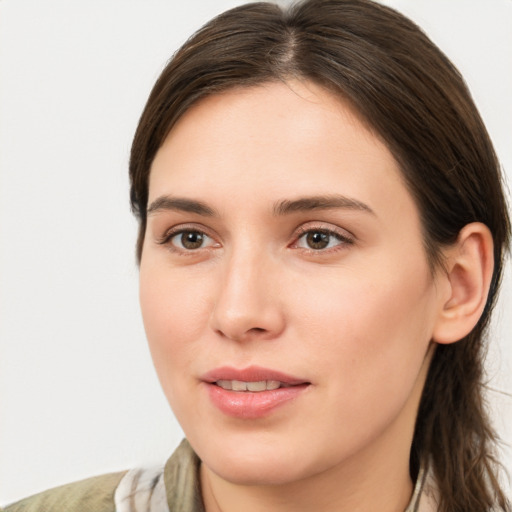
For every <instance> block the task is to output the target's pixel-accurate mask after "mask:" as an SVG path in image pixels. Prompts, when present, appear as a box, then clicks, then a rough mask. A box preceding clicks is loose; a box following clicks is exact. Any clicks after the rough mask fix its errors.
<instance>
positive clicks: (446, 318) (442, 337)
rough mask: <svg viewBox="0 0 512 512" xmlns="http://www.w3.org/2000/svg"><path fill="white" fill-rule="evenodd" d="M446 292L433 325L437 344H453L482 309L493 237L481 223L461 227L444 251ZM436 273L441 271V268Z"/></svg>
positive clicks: (490, 266) (488, 275)
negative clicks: (457, 234)
mask: <svg viewBox="0 0 512 512" xmlns="http://www.w3.org/2000/svg"><path fill="white" fill-rule="evenodd" d="M445 261H446V265H445V271H446V274H445V275H444V276H442V279H444V280H445V282H446V284H447V285H448V286H447V287H446V290H447V293H446V295H445V297H444V298H443V299H442V303H441V305H440V306H441V310H440V312H439V316H438V319H437V322H436V325H435V328H434V332H433V337H432V338H433V340H434V341H435V342H437V343H442V344H447V343H454V342H456V341H459V340H460V339H462V338H464V336H466V335H468V334H469V333H470V332H471V330H472V329H473V327H475V325H476V324H477V322H478V320H479V319H480V316H481V315H482V312H483V310H484V307H485V304H486V301H487V295H488V293H489V287H490V285H491V279H492V273H493V269H494V253H493V240H492V235H491V232H490V231H489V228H488V227H487V226H486V225H485V224H482V223H480V222H473V223H471V224H468V225H466V226H464V228H463V229H462V230H461V231H460V233H459V236H458V238H457V242H456V243H455V244H454V245H452V246H450V247H449V248H447V250H446V251H445ZM439 272H443V270H442V269H441V270H440V271H439Z"/></svg>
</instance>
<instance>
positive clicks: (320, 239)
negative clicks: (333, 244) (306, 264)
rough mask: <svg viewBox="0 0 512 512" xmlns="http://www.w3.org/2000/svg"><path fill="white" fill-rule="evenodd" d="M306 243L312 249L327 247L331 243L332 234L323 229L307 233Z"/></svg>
mask: <svg viewBox="0 0 512 512" xmlns="http://www.w3.org/2000/svg"><path fill="white" fill-rule="evenodd" d="M305 236H306V240H305V241H306V244H307V245H308V247H309V248H310V249H325V248H326V247H327V246H328V245H329V241H330V238H331V235H330V234H329V233H324V232H322V231H310V232H309V233H306V235H305Z"/></svg>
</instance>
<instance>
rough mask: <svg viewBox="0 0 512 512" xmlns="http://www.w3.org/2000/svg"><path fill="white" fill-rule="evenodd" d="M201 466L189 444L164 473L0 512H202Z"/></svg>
mask: <svg viewBox="0 0 512 512" xmlns="http://www.w3.org/2000/svg"><path fill="white" fill-rule="evenodd" d="M199 465H200V460H199V458H198V457H197V455H196V454H195V453H194V451H193V449H192V448H191V446H190V445H189V443H188V441H187V440H183V442H182V443H181V444H180V446H178V448H177V449H176V451H175V452H174V453H173V455H172V456H171V457H170V458H169V460H168V461H167V463H166V464H165V467H157V468H144V469H132V470H130V471H125V472H122V473H111V474H108V475H103V476H99V477H94V478H88V479H87V480H82V481H80V482H75V483H72V484H68V485H63V486H61V487H56V488H55V489H50V490H49V491H45V492H42V493H40V494H36V495H35V496H31V497H29V498H26V499H24V500H22V501H19V502H17V503H14V504H12V505H9V506H7V507H6V508H5V509H3V510H2V511H0V512H135V511H137V512H157V511H158V512H169V510H180V511H182V512H204V507H203V503H202V498H201V491H200V484H199Z"/></svg>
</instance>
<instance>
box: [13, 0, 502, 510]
mask: <svg viewBox="0 0 512 512" xmlns="http://www.w3.org/2000/svg"><path fill="white" fill-rule="evenodd" d="M130 177H131V183H132V188H131V199H132V205H133V209H134V211H135V213H136V215H137V217H138V219H139V226H140V230H139V241H138V245H137V255H138V258H139V262H140V287H141V305H142V312H143V317H144V323H145V327H146V332H147V336H148V340H149V344H150V348H151V351H152V355H153V359H154V362H155V366H156V369H157V373H158V375H159V378H160V381H161V384H162V387H163V389H164V392H165V394H166V396H167V398H168V400H169V402H170V404H171V406H172V408H173V411H174V412H175V414H176V416H177V418H178V419H179V421H180V423H181V425H182V427H183V429H184V431H185V434H186V436H187V440H188V442H185V443H184V444H183V445H182V446H181V447H180V448H179V449H178V451H177V452H176V454H175V455H174V456H173V457H172V458H171V459H170V460H169V461H168V463H167V465H166V468H165V472H164V473H163V474H162V473H158V474H156V475H152V474H148V473H140V472H129V473H126V474H119V475H111V476H108V477H100V479H96V480H93V481H87V482H85V483H81V484H74V485H72V486H71V487H67V488H64V489H61V490H58V491H50V492H49V493H47V494H45V495H43V496H40V497H36V498H33V499H32V500H31V499H29V500H28V501H27V502H25V503H22V504H21V505H14V506H12V508H8V509H7V510H25V509H28V510H37V509H45V510H53V509H55V510H59V508H58V504H59V503H60V504H61V506H62V502H63V501H64V500H67V503H66V507H65V508H66V509H67V510H69V509H77V510H78V509H80V510H87V509H90V510H112V509H113V507H114V503H115V506H116V507H117V508H118V509H119V510H139V509H140V510H146V509H149V510H158V509H162V510H166V508H165V507H166V506H168V507H169V510H174V509H181V510H203V507H204V509H205V510H206V511H208V512H212V511H217V510H223V511H229V510H234V509H239V508H240V506H241V504H243V507H244V509H246V510H357V509H359V510H382V511H386V510H390V511H394V510H410V511H412V510H425V511H427V510H439V511H452V510H453V511H455V510H465V511H467V510H470V511H481V510H510V506H509V504H508V503H507V501H506V498H505V496H504V495H503V492H502V491H501V490H500V487H499V483H498V481H497V473H496V468H495V464H494V459H493V451H492V442H493V440H494V434H493V431H492V429H491V427H490V425H489V422H488V420H487V418H486V414H485V411H484V407H483V402H482V394H481V393H482V392H481V379H482V375H481V374H482V367H481V365H482V343H483V333H484V330H485V327H486V325H487V323H488V321H489V315H490V312H491V310H492V306H493V303H494V300H495V297H496V293H497V290H498V286H499V282H500V277H501V271H502V265H503V253H504V251H505V248H506V247H507V243H508V239H509V233H510V225H509V221H508V216H507V212H506V205H505V201H504V198H503V193H502V190H501V185H500V176H499V168H498V164H497V161H496V157H495V155H494V152H493V149H492V146H491V143H490V141H489V139H488V136H487V134H486V131H485V128H484V126H483V125H482V122H481V120H480V118H479V116H478V113H477V111H476V109H475V107H474V105H473V103H472V101H471V99H470V96H469V94H468V92H467V90H466V88H465V86H464V84H463V82H462V80H461V78H460V76H459V75H458V73H457V72H456V70H455V69H454V68H453V67H452V65H451V64H450V63H449V62H448V61H447V59H446V58H445V57H444V56H443V55H442V54H441V53H440V52H439V50H438V49H437V48H435V47H434V46H433V45H432V43H431V42H430V41H429V40H428V39H427V38H426V37H425V35H424V34H422V33H421V32H420V31H419V30H418V29H417V27H415V26H414V25H413V24H412V23H411V22H409V21H408V20H406V19H405V18H403V17H402V16H400V15H398V14H397V13H396V12H394V11H392V10H390V9H387V8H385V7H382V6H380V5H378V4H374V3H372V2H369V1H365V0H347V1H342V0H310V1H306V2H304V3H301V4H297V6H295V7H292V8H290V9H289V10H287V11H285V12H283V11H281V10H280V9H279V8H278V7H276V6H272V5H270V4H253V5H248V6H245V7H241V8H238V9H234V10H232V11H229V12H227V13H225V14H224V15H222V16H220V17H219V18H217V19H215V20H213V21H212V22H210V23H209V24H207V25H206V26H205V27H204V28H203V29H202V30H201V31H199V32H198V33H197V34H196V35H195V36H193V37H192V38H191V39H190V40H189V41H188V42H187V43H186V44H185V45H184V46H183V48H182V49H181V50H180V51H179V52H178V53H177V54H176V55H175V56H174V58H173V59H172V61H171V62H170V63H169V65H168V66H167V67H166V69H165V70H164V71H163V73H162V75H161V76H160V78H159V80H158V81H157V83H156V85H155V87H154V89H153V91H152V93H151V95H150V98H149V100H148V103H147V105H146V108H145V110H144V112H143V114H142V117H141V120H140V124H139V127H138V129H137V132H136V135H135V139H134V142H133V146H132V156H131V163H130ZM189 443H190V444H189ZM22 507H27V508H22ZM30 507H32V508H30ZM41 507H43V508H41ZM87 507H88V508H87ZM162 507H163V508H162ZM180 507H181V508H180Z"/></svg>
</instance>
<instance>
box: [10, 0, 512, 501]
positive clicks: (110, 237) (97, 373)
mask: <svg viewBox="0 0 512 512" xmlns="http://www.w3.org/2000/svg"><path fill="white" fill-rule="evenodd" d="M240 3H242V2H240V1H237V0H215V1H212V0H187V1H186V2H185V1H176V0H166V1H164V0H107V1H105V0H88V1H85V0H84V1H78V0H74V1H69V0H46V1H44V2H41V1H40V0H0V75H1V85H0V94H1V96H0V169H1V171H0V229H1V233H0V273H1V274H0V279H1V284H0V393H1V394H0V400H1V401H0V422H1V423H0V503H1V504H5V503H7V502H10V501H13V500H16V499H19V498H21V497H23V496H26V495H28V494H31V493H34V492H37V491H40V490H43V489H45V488H48V487H51V486H55V485H58V484H61V483H65V482H69V481H72V480H76V479H80V478H84V477H87V476H91V475H95V474H99V473H103V472H107V471H114V470H122V469H127V468H129V467H133V466H135V465H141V464H151V463H155V462H163V461H164V460H165V459H166V458H167V457H168V455H169V454H170V452H171V451H172V449H173V448H174V446H176V444H177V443H178V441H179V440H180V439H181V437H182V433H181V431H180V428H179V426H178V425H177V423H176V421H175V420H174V419H173V416H172V413H171V412H170V411H169V408H168V406H167V403H166V401H165V399H164V397H163V394H162V392H161V391H160V389H159V385H158V382H157V379H156V377H155V376H154V372H153V368H152V363H151V361H150V357H149V353H148V350H147V348H146V343H145V336H144V331H143V327H142V322H141V318H140V314H139V309H138V297H137V268H136V265H135V258H134V243H135V235H136V225H135V221H134V220H133V219H132V217H131V215H130V212H129V204H128V180H127V162H128V153H129V148H130V143H131V137H132V135H133V132H134V130H135V127H136V123H137V120H138V117H139V115H140V113H141V110H142V107H143V105H144V102H145V100H146V97H147V94H148V93H149V90H150V88H151V86H152V84H153V82H154V80H155V79H156V77H157V76H158V74H159V72H160V71H161V69H162V68H163V66H164V64H165V62H166V61H167V59H168V58H169V57H170V56H171V54H172V53H173V52H174V51H175V50H176V49H177V47H178V46H179V45H180V44H181V43H183V42H184V40H185V39H186V38H187V37H188V36H189V35H190V34H191V33H192V32H193V31H194V30H196V29H197V28H199V27H200V26H201V25H202V24H203V23H204V22H205V21H207V20H208V19H210V18H211V17H212V16H213V15H215V14H217V13H218V12H221V11H223V10H225V9H227V8H229V7H232V6H234V5H238V4H240ZM385 3H387V4H389V5H391V6H394V7H397V8H398V9H399V10H402V11H403V12H404V13H406V14H408V15H409V16H410V17H412V18H413V19H414V20H415V21H417V22H418V23H419V24H420V25H421V26H422V27H423V28H424V29H425V30H426V31H427V33H428V34H429V35H430V36H431V37H432V38H433V39H434V41H435V42H436V43H437V44H438V45H439V46H440V47H441V48H442V49H443V50H444V51H445V52H446V53H447V54H448V56H449V57H450V58H451V59H452V60H453V61H454V62H455V63H456V65H457V66H458V67H459V68H460V70H461V71H462V73H463V75H464V76H465V77H466V79H467V81H468V83H469V85H470V88H471V90H472V92H473V94H474V97H475V100H476V103H477V105H478V107H479V108H480V110H481V113H482V115H483V117H484V120H485V121H486V123H487V126H488V129H489V131H490V133H491V136H492V138H493V140H494V142H495V146H496V149H497V152H498V155H499V156H500V158H501V161H502V164H503V166H504V168H505V170H506V172H507V173H508V180H509V183H511V182H512V139H511V136H512V99H511V94H510V91H512V31H511V30H510V27H512V1H511V0H490V1H489V2H483V1H481V0H415V1H414V2H411V1H410V0H402V1H400V0H388V1H386V2H385ZM504 285H505V286H504V290H503V292H504V293H503V296H502V301H501V302H500V308H499V310H498V316H499V317H500V318H499V322H498V326H497V327H496V329H495V331H494V333H493V338H494V341H493V343H494V347H493V351H492V354H491V357H490V361H489V363H488V369H489V377H490V386H491V387H492V388H493V389H495V391H492V392H491V393H490V401H491V405H492V407H493V411H494V416H495V420H496V425H497V427H498V429H499V431H500V433H501V435H502V436H503V437H504V438H505V439H506V441H507V442H508V443H512V397H510V396H507V393H508V394H510V393H512V339H511V335H510V333H511V332H512V318H511V317H512V315H511V312H512V279H511V277H510V272H509V273H508V274H507V276H506V278H505V283H504ZM503 460H504V461H505V463H506V465H507V466H508V467H509V468H512V455H511V451H510V448H509V449H508V451H507V450H505V451H504V454H503Z"/></svg>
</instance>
